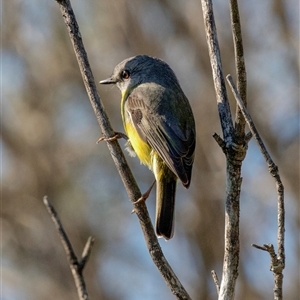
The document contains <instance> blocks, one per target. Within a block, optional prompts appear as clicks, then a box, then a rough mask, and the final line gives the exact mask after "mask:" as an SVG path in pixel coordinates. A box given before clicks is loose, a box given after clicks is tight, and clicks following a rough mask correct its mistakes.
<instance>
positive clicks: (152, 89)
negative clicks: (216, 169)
mask: <svg viewBox="0 0 300 300" xmlns="http://www.w3.org/2000/svg"><path fill="white" fill-rule="evenodd" d="M100 83H101V84H113V85H116V86H117V87H118V88H119V90H120V91H121V116H122V120H123V125H124V129H125V132H126V135H127V137H128V141H127V148H128V150H129V152H130V153H131V154H133V155H136V156H137V157H138V158H139V159H140V162H141V163H142V164H144V165H146V166H148V167H149V169H150V170H151V171H152V172H153V173H154V177H155V181H156V185H157V187H156V225H155V229H156V235H157V236H158V237H163V238H164V239H165V240H169V239H171V238H172V237H173V234H174V209H175V195H176V184H177V180H178V179H179V180H180V181H181V183H182V185H183V186H184V187H185V188H188V187H189V186H190V183H191V176H192V167H193V162H194V156H195V147H196V129H195V119H194V115H193V112H192V108H191V106H190V103H189V101H188V99H187V97H186V96H185V94H184V92H183V91H182V89H181V86H180V84H179V81H178V79H177V77H176V75H175V73H174V71H173V70H172V69H171V68H170V66H169V65H168V64H167V63H166V62H164V61H163V60H161V59H159V58H155V57H151V56H148V55H137V56H134V57H130V58H127V59H125V60H123V61H122V62H120V63H119V64H118V65H117V66H116V67H115V68H114V70H113V73H112V75H111V76H110V77H109V78H107V79H105V80H102V81H100ZM150 189H151V188H150Z"/></svg>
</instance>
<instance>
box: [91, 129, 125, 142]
mask: <svg viewBox="0 0 300 300" xmlns="http://www.w3.org/2000/svg"><path fill="white" fill-rule="evenodd" d="M122 138H123V139H125V140H126V141H127V140H128V136H127V135H126V134H125V133H122V132H115V135H114V136H112V137H109V138H106V137H104V136H102V137H101V138H100V139H99V140H98V141H97V144H99V143H100V142H102V141H106V142H113V141H115V140H118V139H122Z"/></svg>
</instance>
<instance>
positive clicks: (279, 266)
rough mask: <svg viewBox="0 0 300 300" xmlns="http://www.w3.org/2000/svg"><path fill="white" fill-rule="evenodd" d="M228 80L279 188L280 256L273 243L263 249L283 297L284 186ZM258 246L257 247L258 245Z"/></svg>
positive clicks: (278, 295) (276, 296)
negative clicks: (268, 256) (276, 252)
mask: <svg viewBox="0 0 300 300" xmlns="http://www.w3.org/2000/svg"><path fill="white" fill-rule="evenodd" d="M226 78H227V81H228V83H229V85H230V88H231V90H232V93H233V95H234V97H235V100H236V101H237V104H238V105H239V107H240V109H241V112H242V113H243V116H244V118H245V119H246V122H247V124H248V126H249V128H250V131H251V133H252V135H253V137H254V139H255V140H256V141H257V143H258V145H259V148H260V151H261V153H262V155H263V157H264V158H265V160H266V163H267V166H268V169H269V173H270V174H271V176H272V177H273V178H274V180H275V184H276V189H277V197H278V201H277V203H278V213H277V222H278V232H277V245H278V256H276V255H275V256H276V259H274V253H275V252H274V248H273V245H271V244H270V246H268V245H267V246H266V245H264V248H265V249H263V250H265V251H268V252H269V254H270V257H271V271H273V275H274V281H275V287H274V299H276V300H277V299H278V300H279V299H282V282H283V275H282V271H283V269H284V267H285V250H284V232H285V209H284V186H283V184H282V181H281V178H280V175H279V170H278V167H277V166H276V165H275V163H274V161H273V160H272V158H271V156H270V154H269V152H268V151H267V149H266V147H265V145H264V143H263V141H262V139H261V137H260V135H259V133H258V131H257V129H256V127H255V125H254V123H253V121H252V118H251V116H250V114H249V113H248V111H247V108H246V107H245V105H244V103H243V101H242V99H241V97H240V95H239V93H238V91H237V89H236V86H235V84H234V82H233V79H232V77H231V75H227V77H226ZM256 248H257V247H256Z"/></svg>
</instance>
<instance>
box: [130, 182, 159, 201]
mask: <svg viewBox="0 0 300 300" xmlns="http://www.w3.org/2000/svg"><path fill="white" fill-rule="evenodd" d="M155 182H156V180H154V181H153V183H152V184H151V186H150V188H149V189H148V190H147V191H146V193H144V194H142V196H141V197H140V198H139V199H137V200H136V201H135V202H134V204H137V203H140V202H142V201H146V200H147V198H148V197H149V195H150V193H151V190H152V188H153V187H154V184H155Z"/></svg>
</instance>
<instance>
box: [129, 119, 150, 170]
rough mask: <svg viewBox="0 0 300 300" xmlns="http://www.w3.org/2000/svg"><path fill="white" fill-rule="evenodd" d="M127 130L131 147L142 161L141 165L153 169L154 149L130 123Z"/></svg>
mask: <svg viewBox="0 0 300 300" xmlns="http://www.w3.org/2000/svg"><path fill="white" fill-rule="evenodd" d="M125 130H126V133H127V136H128V138H129V140H130V143H131V146H132V148H133V149H134V151H135V153H136V155H137V156H138V158H139V159H140V161H141V163H142V164H144V165H147V166H148V167H149V168H150V169H152V155H153V151H152V148H151V147H150V146H149V144H148V143H146V142H145V141H143V140H142V139H141V138H140V136H139V134H138V133H137V132H136V130H135V128H134V127H133V126H132V125H131V124H130V123H126V124H125Z"/></svg>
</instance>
